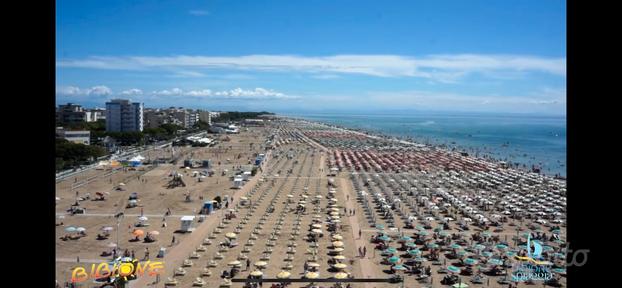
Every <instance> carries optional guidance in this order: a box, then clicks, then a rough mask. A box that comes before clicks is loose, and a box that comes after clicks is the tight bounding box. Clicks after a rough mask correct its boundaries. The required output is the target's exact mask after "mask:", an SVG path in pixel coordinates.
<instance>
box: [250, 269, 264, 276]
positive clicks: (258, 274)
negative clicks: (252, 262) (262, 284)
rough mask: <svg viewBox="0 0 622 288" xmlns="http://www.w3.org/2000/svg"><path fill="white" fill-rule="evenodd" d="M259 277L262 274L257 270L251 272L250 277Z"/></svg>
mask: <svg viewBox="0 0 622 288" xmlns="http://www.w3.org/2000/svg"><path fill="white" fill-rule="evenodd" d="M261 275H263V272H261V271H259V270H255V271H253V272H251V276H255V277H259V276H261Z"/></svg>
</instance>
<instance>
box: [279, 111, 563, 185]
mask: <svg viewBox="0 0 622 288" xmlns="http://www.w3.org/2000/svg"><path fill="white" fill-rule="evenodd" d="M275 116H276V117H278V118H285V119H292V120H296V121H303V122H308V123H314V124H319V125H323V126H325V127H330V128H333V129H338V130H341V131H344V132H350V133H354V134H358V135H363V136H366V137H369V138H372V139H384V140H387V141H393V142H396V143H401V144H406V145H413V146H417V147H419V148H423V149H433V150H440V151H443V152H446V153H460V152H461V151H459V150H458V149H456V150H453V151H452V150H451V149H450V148H449V147H444V146H445V145H439V144H430V143H418V142H414V139H413V140H411V139H412V137H406V136H396V135H389V134H386V133H382V132H379V131H373V130H370V129H364V128H354V127H346V126H343V125H337V124H331V123H326V122H323V121H320V120H315V119H313V120H311V119H307V118H303V116H292V115H281V114H276V115H275ZM454 149H455V148H454ZM483 155H486V156H487V157H476V156H474V155H472V154H470V153H469V154H468V156H466V157H469V158H472V159H475V160H478V161H485V162H487V163H490V164H493V165H495V166H498V165H501V164H502V163H506V161H504V160H502V159H499V158H497V157H493V156H490V155H488V154H485V153H483ZM507 169H513V170H518V171H521V172H526V173H535V174H538V175H541V176H544V177H547V178H552V179H558V180H563V181H565V180H566V177H565V175H559V176H558V175H550V174H547V173H545V172H544V171H540V173H536V172H534V171H532V170H531V169H528V168H523V167H521V166H511V167H509V168H507Z"/></svg>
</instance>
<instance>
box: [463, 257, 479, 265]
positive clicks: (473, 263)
mask: <svg viewBox="0 0 622 288" xmlns="http://www.w3.org/2000/svg"><path fill="white" fill-rule="evenodd" d="M464 264H466V265H475V264H477V260H475V259H473V258H467V259H464Z"/></svg>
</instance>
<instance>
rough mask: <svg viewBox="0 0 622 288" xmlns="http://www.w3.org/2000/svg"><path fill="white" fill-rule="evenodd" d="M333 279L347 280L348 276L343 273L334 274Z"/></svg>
mask: <svg viewBox="0 0 622 288" xmlns="http://www.w3.org/2000/svg"><path fill="white" fill-rule="evenodd" d="M335 278H336V279H346V278H348V274H347V273H344V272H339V273H337V274H335Z"/></svg>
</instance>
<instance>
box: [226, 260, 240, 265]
mask: <svg viewBox="0 0 622 288" xmlns="http://www.w3.org/2000/svg"><path fill="white" fill-rule="evenodd" d="M241 264H242V262H240V261H238V260H234V261H231V262H229V263H227V265H229V266H238V265H241Z"/></svg>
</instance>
